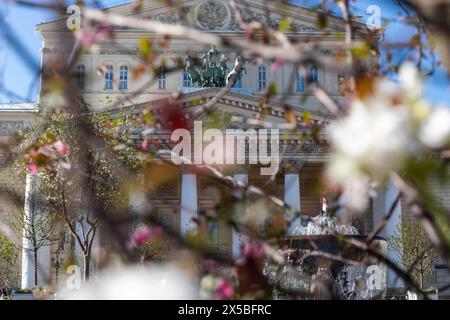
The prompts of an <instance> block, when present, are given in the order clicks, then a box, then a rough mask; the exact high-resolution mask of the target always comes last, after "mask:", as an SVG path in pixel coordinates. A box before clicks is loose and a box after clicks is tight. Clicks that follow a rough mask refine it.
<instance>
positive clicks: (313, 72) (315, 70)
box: [311, 66, 319, 82]
mask: <svg viewBox="0 0 450 320" xmlns="http://www.w3.org/2000/svg"><path fill="white" fill-rule="evenodd" d="M311 81H312V82H319V69H318V68H317V67H316V66H312V67H311Z"/></svg>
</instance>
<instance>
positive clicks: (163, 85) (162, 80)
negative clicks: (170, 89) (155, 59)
mask: <svg viewBox="0 0 450 320" xmlns="http://www.w3.org/2000/svg"><path fill="white" fill-rule="evenodd" d="M158 90H161V91H162V90H167V72H166V68H165V67H164V66H160V67H159V75H158Z"/></svg>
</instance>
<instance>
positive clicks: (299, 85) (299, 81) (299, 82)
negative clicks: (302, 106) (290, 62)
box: [295, 72, 305, 92]
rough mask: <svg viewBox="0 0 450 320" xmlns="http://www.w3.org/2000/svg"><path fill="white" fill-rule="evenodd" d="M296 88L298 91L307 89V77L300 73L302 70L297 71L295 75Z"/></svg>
mask: <svg viewBox="0 0 450 320" xmlns="http://www.w3.org/2000/svg"><path fill="white" fill-rule="evenodd" d="M295 88H296V91H297V92H304V91H305V78H304V77H303V76H302V75H301V74H300V72H297V75H296V77H295Z"/></svg>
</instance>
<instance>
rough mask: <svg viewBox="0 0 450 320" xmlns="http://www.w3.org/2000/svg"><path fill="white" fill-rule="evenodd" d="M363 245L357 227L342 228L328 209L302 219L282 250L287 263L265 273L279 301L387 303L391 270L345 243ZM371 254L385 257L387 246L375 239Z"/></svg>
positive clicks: (383, 241) (269, 268)
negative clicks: (353, 242)
mask: <svg viewBox="0 0 450 320" xmlns="http://www.w3.org/2000/svg"><path fill="white" fill-rule="evenodd" d="M352 238H353V239H358V240H364V239H365V238H366V236H364V235H360V234H359V232H358V230H357V229H356V228H355V227H354V226H351V225H350V226H347V225H344V224H340V223H338V221H337V219H336V218H332V217H330V216H329V214H328V213H327V210H326V206H325V208H324V209H322V212H321V213H320V214H319V215H317V216H315V217H306V218H305V217H303V218H301V219H300V221H299V224H298V225H296V226H295V227H293V228H291V230H290V232H289V235H288V236H287V237H286V238H285V240H284V247H283V249H282V251H283V253H284V254H285V257H286V263H285V264H284V265H282V266H279V265H275V264H272V263H270V262H266V263H265V266H264V270H263V273H264V275H265V276H266V278H267V280H268V282H269V283H270V284H271V285H272V286H273V287H274V288H275V289H274V291H273V295H274V298H275V299H286V298H287V297H288V295H287V294H286V293H287V292H289V293H290V295H289V296H293V295H294V296H298V297H299V299H347V300H366V299H382V298H384V296H385V292H386V273H387V269H386V265H384V264H383V263H381V262H380V261H377V259H375V258H374V257H372V256H371V255H369V254H367V252H365V251H363V250H361V249H358V248H355V247H354V246H352V245H349V244H348V243H346V241H345V240H349V239H352ZM372 248H373V249H374V250H377V251H378V252H379V253H381V254H383V255H386V251H387V243H386V240H384V239H381V238H376V239H374V240H373V242H372Z"/></svg>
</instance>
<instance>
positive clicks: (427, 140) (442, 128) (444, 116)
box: [419, 107, 450, 148]
mask: <svg viewBox="0 0 450 320" xmlns="http://www.w3.org/2000/svg"><path fill="white" fill-rule="evenodd" d="M419 138H420V140H421V141H422V143H423V144H425V145H426V146H428V147H430V148H440V147H442V146H444V145H445V144H446V143H448V142H449V141H450V109H448V108H444V107H442V108H435V109H433V110H432V111H431V113H430V115H429V116H428V117H427V119H426V120H425V121H424V123H423V124H422V126H421V128H420V131H419Z"/></svg>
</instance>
